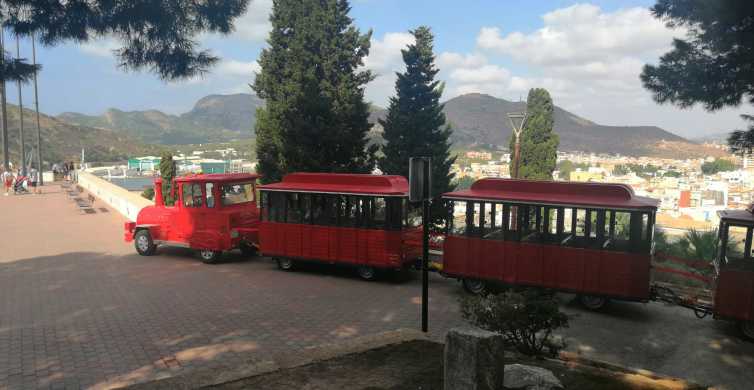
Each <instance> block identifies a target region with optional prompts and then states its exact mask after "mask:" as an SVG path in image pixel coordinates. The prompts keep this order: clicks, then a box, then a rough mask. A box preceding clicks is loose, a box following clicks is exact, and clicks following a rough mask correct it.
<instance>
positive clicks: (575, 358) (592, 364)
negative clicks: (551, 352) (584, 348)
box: [547, 352, 714, 390]
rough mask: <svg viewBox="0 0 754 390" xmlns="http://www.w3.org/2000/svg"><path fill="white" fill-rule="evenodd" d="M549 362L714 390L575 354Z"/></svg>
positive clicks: (567, 354) (562, 356)
mask: <svg viewBox="0 0 754 390" xmlns="http://www.w3.org/2000/svg"><path fill="white" fill-rule="evenodd" d="M547 360H549V361H551V362H554V363H560V364H564V365H568V366H578V367H581V368H585V369H593V370H604V371H609V372H614V373H623V374H632V375H639V376H643V377H646V378H649V379H652V380H656V381H667V382H672V383H674V384H677V385H678V386H680V387H679V388H680V389H694V390H701V389H708V390H712V389H714V387H708V386H703V385H700V384H698V383H694V382H690V381H687V380H685V379H680V378H676V377H672V376H668V375H663V374H658V373H656V372H654V371H650V370H646V369H642V368H634V367H626V366H621V365H618V364H615V363H609V362H605V361H602V360H594V359H587V358H585V357H583V356H581V355H579V354H577V353H574V352H561V353H560V354H559V355H558V359H547Z"/></svg>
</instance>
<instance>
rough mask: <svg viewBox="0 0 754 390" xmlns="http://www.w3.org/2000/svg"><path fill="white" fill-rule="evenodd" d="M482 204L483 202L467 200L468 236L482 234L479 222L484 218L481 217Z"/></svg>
mask: <svg viewBox="0 0 754 390" xmlns="http://www.w3.org/2000/svg"><path fill="white" fill-rule="evenodd" d="M483 204H484V203H479V202H469V211H468V215H469V221H468V223H467V225H466V229H467V235H469V236H473V237H480V236H481V235H482V225H481V222H482V221H483V220H484V219H483V218H482V213H483V212H484V211H483V209H482V207H483Z"/></svg>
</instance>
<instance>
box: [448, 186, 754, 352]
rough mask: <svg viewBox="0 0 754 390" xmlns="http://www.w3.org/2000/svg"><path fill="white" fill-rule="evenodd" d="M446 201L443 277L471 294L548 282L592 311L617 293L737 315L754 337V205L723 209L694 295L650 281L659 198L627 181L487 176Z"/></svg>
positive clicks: (722, 315)
mask: <svg viewBox="0 0 754 390" xmlns="http://www.w3.org/2000/svg"><path fill="white" fill-rule="evenodd" d="M443 199H444V200H445V201H446V202H447V204H448V210H449V213H448V214H449V215H448V223H447V236H446V238H445V241H444V247H443V252H444V253H443V256H442V264H441V268H442V273H443V274H444V275H446V276H448V277H452V278H457V279H460V280H461V281H462V283H463V286H464V288H465V289H466V290H467V291H469V292H471V293H475V294H480V293H483V292H484V291H485V290H486V289H487V288H488V287H489V286H490V284H492V283H496V284H503V285H509V286H529V287H537V288H546V289H551V290H555V291H565V292H571V293H576V294H578V296H579V300H580V301H581V303H582V304H583V305H584V306H586V307H587V308H590V309H599V308H601V307H602V306H604V304H605V303H606V302H607V301H608V300H609V299H618V300H627V301H637V302H647V301H650V300H659V301H665V302H669V303H673V304H678V305H681V306H684V307H688V308H691V309H693V310H694V311H695V313H696V314H697V316H698V317H700V318H702V317H704V316H706V315H708V314H712V315H713V316H714V318H718V319H724V320H732V321H736V322H738V323H739V325H740V328H741V331H742V332H743V334H744V335H745V336H746V337H747V338H749V339H754V259H753V258H752V232H753V231H754V214H752V212H751V210H749V211H745V210H727V211H722V212H720V220H721V222H720V229H719V235H720V236H719V240H720V248H721V250H720V253H719V256H718V259H717V261H716V262H715V264H714V272H712V273H713V276H712V278H711V279H710V287H711V288H710V290H709V292H708V293H707V294H703V293H702V294H700V293H698V292H697V293H695V294H691V293H688V292H685V291H683V288H681V287H678V286H673V285H664V284H660V283H654V282H652V278H651V271H652V268H653V263H652V260H653V253H652V252H653V237H654V223H655V213H656V211H657V205H658V201H657V200H655V199H651V198H646V197H641V196H636V195H635V194H634V192H633V190H632V189H631V188H630V187H629V186H626V185H622V184H603V183H572V182H551V181H527V180H513V179H482V180H479V181H477V182H475V183H474V184H473V185H472V186H471V188H470V189H468V190H463V191H456V192H451V193H446V194H444V195H443ZM687 263H688V261H687ZM696 263H698V262H696ZM655 268H657V269H656V270H657V271H663V272H675V273H681V274H688V273H684V272H678V271H672V270H670V269H668V268H663V267H655ZM689 276H692V277H694V278H697V279H701V280H704V277H700V276H695V275H691V274H689Z"/></svg>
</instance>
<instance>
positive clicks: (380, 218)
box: [369, 198, 387, 229]
mask: <svg viewBox="0 0 754 390" xmlns="http://www.w3.org/2000/svg"><path fill="white" fill-rule="evenodd" d="M370 211H371V221H370V223H369V226H370V227H371V228H374V229H384V228H385V227H386V222H387V204H386V202H385V198H373V199H371V202H370Z"/></svg>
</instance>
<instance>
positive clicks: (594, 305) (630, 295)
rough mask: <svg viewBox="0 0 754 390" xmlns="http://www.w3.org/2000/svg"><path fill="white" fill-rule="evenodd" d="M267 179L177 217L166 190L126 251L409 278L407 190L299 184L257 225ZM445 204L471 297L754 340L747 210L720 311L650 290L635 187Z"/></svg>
mask: <svg viewBox="0 0 754 390" xmlns="http://www.w3.org/2000/svg"><path fill="white" fill-rule="evenodd" d="M257 177H258V176H256V175H248V174H241V175H192V176H187V177H181V178H178V179H176V180H175V185H174V186H173V191H174V193H173V195H174V196H173V197H174V198H176V197H177V201H176V205H175V206H172V207H167V206H165V205H164V202H163V196H162V193H161V181H159V180H158V181H156V183H155V206H152V207H147V208H145V209H144V210H142V211H141V212H140V214H139V217H138V219H137V221H136V222H135V223H127V224H126V240H127V241H131V240H133V241H135V246H136V250H137V251H138V252H139V253H140V254H143V255H150V254H152V253H154V251H155V248H156V246H157V245H180V246H186V247H190V248H195V249H197V250H199V252H200V254H201V257H202V259H203V260H204V261H205V262H210V263H211V262H216V261H217V259H218V258H219V255H220V253H222V251H227V250H231V249H234V248H240V249H241V250H243V251H245V252H247V253H253V252H254V250H255V249H256V248H257V247H258V248H259V249H260V251H261V252H262V253H263V254H264V255H268V256H270V257H272V258H273V259H275V260H276V261H277V264H278V267H279V268H281V269H284V270H290V269H292V268H293V267H294V266H295V264H296V262H299V261H319V262H326V263H332V264H344V265H350V266H353V267H355V268H356V269H357V270H358V273H359V275H360V276H361V277H362V278H364V279H368V280H371V279H374V278H375V276H376V271H377V270H379V269H392V270H402V269H406V268H408V267H410V266H412V265H414V264H416V261H417V259H418V258H419V257H420V255H421V242H422V240H421V232H422V225H421V222H422V221H421V216H420V213H419V208H417V207H414V206H413V205H412V204H411V203H409V201H408V182H407V180H406V179H405V178H403V177H400V176H377V175H357V174H323V173H294V174H290V175H287V176H285V177H284V178H283V180H282V181H281V182H279V183H275V184H269V185H264V186H261V187H260V191H261V202H260V203H261V204H260V205H259V207H260V208H261V213H260V211H259V209H258V208H257V203H256V199H255V194H256V183H255V181H256V179H257ZM215 199H220V201H219V202H218V201H215ZM442 199H443V201H444V202H446V204H447V205H448V210H449V213H448V218H447V224H446V225H447V231H446V234H445V237H444V241H443V244H442V255H441V260H440V261H441V268H442V271H441V272H442V273H443V275H445V276H447V277H451V278H457V279H460V280H461V281H462V282H463V286H464V288H465V289H466V290H468V291H469V292H472V293H482V292H484V291H485V290H486V289H487V287H488V286H489V285H490V283H500V284H505V285H510V286H530V287H539V288H547V289H552V290H555V291H566V292H572V293H576V294H578V295H579V298H580V300H581V302H582V303H583V304H584V305H585V306H586V307H588V308H591V309H598V308H600V307H602V306H603V305H604V304H605V303H606V302H607V300H609V299H620V300H629V301H638V302H647V301H649V300H664V301H669V302H673V303H676V304H680V305H683V306H686V307H690V308H692V309H694V310H695V312H696V313H697V315H699V316H700V317H702V316H704V315H707V314H712V315H713V316H714V317H715V318H719V319H725V320H732V321H736V322H738V323H739V325H740V328H741V330H742V332H743V334H744V335H745V336H747V337H748V338H750V339H754V256H752V254H753V253H754V252H752V249H753V248H752V240H753V238H752V236H753V235H754V234H753V233H754V213H752V212H751V210H749V211H745V210H727V211H722V212H720V213H719V214H720V221H721V222H720V229H719V241H720V248H721V249H720V253H719V254H718V257H717V260H716V261H715V264H714V271H713V277H712V282H711V291H712V294H713V297H712V300H711V302H712V303H699V302H695V301H689V300H686V299H681V298H679V297H678V296H677V295H675V293H674V292H672V291H671V290H669V289H667V288H665V287H660V286H659V285H658V284H656V283H654V284H653V282H652V277H651V271H652V269H653V266H652V258H653V238H654V229H655V227H654V224H655V213H656V211H657V205H658V201H657V200H654V199H651V198H646V197H640V196H636V195H635V194H634V192H633V190H632V189H631V188H630V187H628V186H626V185H621V184H598V183H573V182H552V181H526V180H513V179H482V180H479V181H477V182H475V183H474V184H473V185H472V186H471V188H470V189H468V190H463V191H456V192H450V193H446V194H443V196H442ZM654 269H655V271H657V270H659V269H660V267H654Z"/></svg>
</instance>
